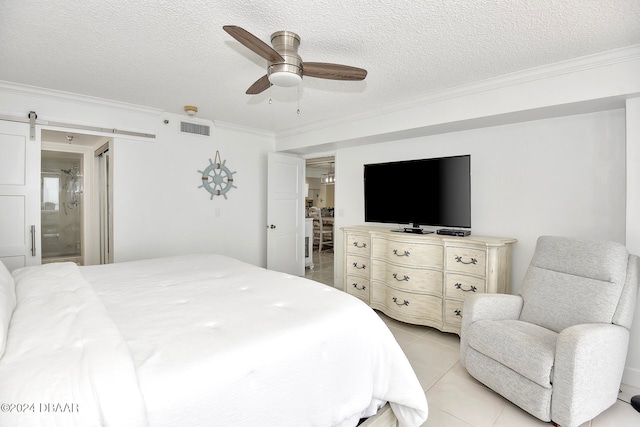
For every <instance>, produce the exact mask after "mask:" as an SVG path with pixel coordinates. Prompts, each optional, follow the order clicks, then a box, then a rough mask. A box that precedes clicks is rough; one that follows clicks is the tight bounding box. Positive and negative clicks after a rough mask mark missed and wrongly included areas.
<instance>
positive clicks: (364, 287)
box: [352, 283, 367, 291]
mask: <svg viewBox="0 0 640 427" xmlns="http://www.w3.org/2000/svg"><path fill="white" fill-rule="evenodd" d="M352 285H353V287H354V288H356V289H357V290H359V291H364V290H365V289H367V287H366V286H365V285H362V287H361V288H359V287H358V284H357V283H352Z"/></svg>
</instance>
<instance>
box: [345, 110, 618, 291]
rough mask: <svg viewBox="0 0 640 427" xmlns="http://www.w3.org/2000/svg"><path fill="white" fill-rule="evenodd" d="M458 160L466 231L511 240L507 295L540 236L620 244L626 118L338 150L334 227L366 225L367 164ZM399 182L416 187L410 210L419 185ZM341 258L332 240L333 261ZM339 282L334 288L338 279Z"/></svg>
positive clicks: (516, 286) (564, 120) (592, 117)
mask: <svg viewBox="0 0 640 427" xmlns="http://www.w3.org/2000/svg"><path fill="white" fill-rule="evenodd" d="M459 154H470V155H471V175H472V178H471V194H472V197H471V225H472V233H473V234H477V235H489V236H502V237H513V238H516V239H518V243H517V244H516V245H515V246H514V250H513V270H512V278H513V283H512V289H513V292H514V293H517V292H518V291H519V290H520V283H521V282H522V280H523V278H524V274H525V272H526V269H527V266H528V264H529V261H530V259H531V255H532V253H533V249H534V247H535V243H536V239H537V238H538V236H540V235H544V234H551V235H567V236H579V237H580V236H581V237H588V238H595V239H606V240H613V241H617V242H621V243H624V242H625V198H626V192H625V179H626V175H625V128H624V110H613V111H606V112H600V113H591V114H584V115H576V116H568V117H559V118H554V119H545V120H538V121H531V122H525V123H519V124H512V125H505V126H497V127H492V128H482V129H476V130H470V131H463V132H453V133H448V134H443V135H436V136H431V137H423V138H416V139H411V140H404V141H396V142H389V143H382V144H374V145H370V146H366V147H354V148H347V149H344V150H339V151H338V153H337V157H338V161H337V163H336V164H337V174H338V175H337V177H336V181H337V182H338V183H339V184H338V185H337V187H336V206H337V209H338V213H337V218H336V225H337V227H343V226H349V225H355V224H364V210H363V198H364V196H363V178H362V174H363V165H364V164H366V163H377V162H385V161H394V160H403V159H419V158H429V157H442V156H451V155H459ZM399 184H401V185H411V186H413V187H415V189H416V198H415V200H412V201H410V202H409V203H424V202H425V200H426V199H428V197H429V195H428V194H424V193H421V192H420V183H416V182H401V181H400V182H399ZM380 197H384V195H383V194H381V195H380ZM391 226H393V225H391ZM336 237H337V238H340V239H341V236H340V235H338V236H336ZM338 252H340V253H338ZM341 252H342V246H341V244H340V243H339V242H338V244H337V247H336V258H337V259H338V260H340V254H341ZM336 267H337V268H336V271H341V266H338V265H337V264H336ZM336 279H337V281H338V282H339V284H340V285H341V284H342V277H336Z"/></svg>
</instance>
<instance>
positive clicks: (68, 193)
mask: <svg viewBox="0 0 640 427" xmlns="http://www.w3.org/2000/svg"><path fill="white" fill-rule="evenodd" d="M41 170H42V174H41V189H42V197H41V206H42V225H41V230H42V236H41V238H42V262H43V263H47V262H57V261H71V262H75V263H77V264H82V243H81V242H82V234H81V233H82V204H83V203H82V194H83V174H82V155H81V154H75V153H61V152H53V151H42V166H41Z"/></svg>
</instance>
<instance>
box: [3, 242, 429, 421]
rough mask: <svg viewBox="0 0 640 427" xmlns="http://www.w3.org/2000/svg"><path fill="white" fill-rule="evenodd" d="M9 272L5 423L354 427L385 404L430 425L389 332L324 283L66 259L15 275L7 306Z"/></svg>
mask: <svg viewBox="0 0 640 427" xmlns="http://www.w3.org/2000/svg"><path fill="white" fill-rule="evenodd" d="M0 269H2V270H4V271H0V357H1V359H0V404H2V411H0V425H1V426H5V425H11V426H21V425H25V426H31V425H33V426H36V425H37V426H101V425H104V426H118V427H120V426H147V425H148V426H151V427H159V426H190V427H197V426H207V427H210V426H234V427H235V426H278V427H283V426H323V427H324V426H355V425H356V424H357V423H358V421H359V420H360V419H361V418H364V417H369V416H371V415H374V414H375V413H376V412H377V411H378V409H379V408H380V407H381V406H382V405H384V404H385V402H389V404H390V406H391V409H392V410H393V416H394V417H395V418H397V420H398V421H399V424H400V425H401V426H419V425H421V424H422V423H423V422H424V420H425V419H426V417H427V402H426V398H425V395H424V392H423V390H422V388H421V386H420V384H419V382H418V380H417V378H416V376H415V374H414V372H413V370H412V369H411V366H410V365H409V362H408V361H407V359H406V357H405V355H404V353H403V352H402V350H401V349H400V347H399V345H398V344H397V342H396V341H395V339H394V338H393V336H392V334H391V333H390V331H389V330H388V328H387V327H386V326H385V324H384V322H382V320H380V318H379V317H378V316H377V315H376V314H375V312H373V311H372V310H371V309H370V308H369V307H367V306H366V305H365V304H363V303H361V302H360V301H359V300H357V299H356V298H353V297H351V296H349V295H347V294H346V293H343V292H340V291H338V290H336V289H333V288H331V287H328V286H326V285H322V284H319V283H316V282H312V281H309V280H306V279H303V278H299V277H294V276H290V275H286V274H281V273H277V272H272V271H269V270H265V269H262V268H258V267H255V266H252V265H250V264H246V263H243V262H240V261H238V260H234V259H231V258H228V257H224V256H220V255H211V254H207V255H193V256H177V257H170V258H161V259H154V260H145V261H135V262H127V263H116V264H110V265H104V266H90V267H77V266H76V265H75V264H72V263H60V264H47V265H43V266H39V267H30V268H25V269H20V270H17V271H14V272H13V279H15V294H16V296H17V304H16V305H15V308H14V309H12V308H11V307H12V304H11V298H12V296H11V292H12V287H13V280H11V276H10V275H9V274H8V272H7V271H6V269H4V266H2V265H0ZM7 310H10V311H12V315H11V313H9V316H7V314H6V311H7ZM9 318H10V321H9ZM7 324H8V328H7V327H6V326H7ZM3 329H7V331H4V339H3ZM5 341H6V348H4V354H3V355H2V350H3V347H5V345H4V344H5ZM386 418H388V414H387V416H386Z"/></svg>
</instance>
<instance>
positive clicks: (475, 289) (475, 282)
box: [444, 272, 486, 300]
mask: <svg viewBox="0 0 640 427" xmlns="http://www.w3.org/2000/svg"><path fill="white" fill-rule="evenodd" d="M485 287H486V282H485V279H483V278H480V277H475V276H467V275H465V274H457V273H448V272H447V273H445V277H444V294H445V297H447V298H455V299H459V300H463V299H464V298H465V297H466V296H467V295H469V294H477V293H481V292H486V289H485Z"/></svg>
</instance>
